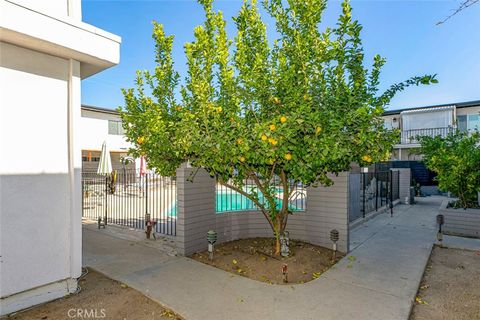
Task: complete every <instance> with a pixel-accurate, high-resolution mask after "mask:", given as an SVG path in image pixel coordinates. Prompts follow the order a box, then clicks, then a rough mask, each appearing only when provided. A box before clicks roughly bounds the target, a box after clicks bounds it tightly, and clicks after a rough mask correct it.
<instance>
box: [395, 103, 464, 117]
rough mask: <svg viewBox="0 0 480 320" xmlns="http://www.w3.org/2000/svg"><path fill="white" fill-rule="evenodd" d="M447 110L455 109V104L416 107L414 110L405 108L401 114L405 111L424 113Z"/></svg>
mask: <svg viewBox="0 0 480 320" xmlns="http://www.w3.org/2000/svg"><path fill="white" fill-rule="evenodd" d="M445 110H455V106H454V105H451V106H445V107H433V108H432V107H430V108H421V109H414V110H405V111H402V112H400V115H402V114H405V113H424V112H435V111H445Z"/></svg>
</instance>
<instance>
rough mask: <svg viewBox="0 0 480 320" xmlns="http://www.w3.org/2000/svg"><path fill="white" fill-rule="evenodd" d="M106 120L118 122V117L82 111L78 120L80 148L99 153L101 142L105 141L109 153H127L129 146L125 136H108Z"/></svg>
mask: <svg viewBox="0 0 480 320" xmlns="http://www.w3.org/2000/svg"><path fill="white" fill-rule="evenodd" d="M108 120H115V121H120V116H118V115H114V114H108V113H102V112H95V111H89V110H82V118H81V120H80V130H81V135H80V147H81V149H82V150H98V151H100V150H101V149H102V143H103V141H106V142H107V146H108V149H109V150H110V151H116V152H120V151H121V152H127V151H128V149H129V148H130V147H131V144H130V143H128V142H127V141H126V140H125V136H123V135H114V134H108Z"/></svg>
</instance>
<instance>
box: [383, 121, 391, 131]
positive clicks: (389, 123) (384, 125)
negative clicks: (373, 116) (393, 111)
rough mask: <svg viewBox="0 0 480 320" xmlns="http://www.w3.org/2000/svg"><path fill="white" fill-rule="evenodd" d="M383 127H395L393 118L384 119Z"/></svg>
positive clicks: (389, 128)
mask: <svg viewBox="0 0 480 320" xmlns="http://www.w3.org/2000/svg"><path fill="white" fill-rule="evenodd" d="M383 127H384V128H385V129H388V130H392V129H393V122H392V120H384V121H383Z"/></svg>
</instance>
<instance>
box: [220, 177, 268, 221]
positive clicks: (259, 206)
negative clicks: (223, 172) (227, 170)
mask: <svg viewBox="0 0 480 320" xmlns="http://www.w3.org/2000/svg"><path fill="white" fill-rule="evenodd" d="M218 182H220V184H221V185H224V186H225V187H227V188H230V189H232V190H234V191H236V192H238V193H240V194H241V195H243V196H245V197H246V198H248V199H250V200H252V201H253V203H255V205H256V206H257V207H258V208H259V209H260V211H261V212H262V213H263V215H264V216H265V218H266V219H267V221H268V223H269V224H270V227H271V228H272V230H275V229H274V228H273V223H272V221H271V220H270V217H269V216H268V215H267V214H266V211H265V207H264V205H262V204H261V203H260V202H259V201H258V199H256V198H255V197H253V196H252V195H251V194H249V193H248V192H245V191H243V190H242V189H240V188H238V187H236V186H234V185H233V184H230V183H228V182H225V181H223V180H222V179H219V180H218Z"/></svg>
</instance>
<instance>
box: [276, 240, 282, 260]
mask: <svg viewBox="0 0 480 320" xmlns="http://www.w3.org/2000/svg"><path fill="white" fill-rule="evenodd" d="M280 251H281V244H280V236H276V239H275V255H276V256H279V255H280Z"/></svg>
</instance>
